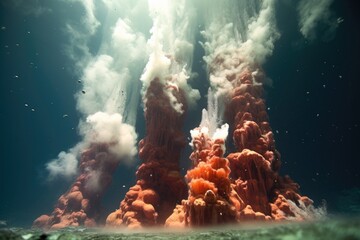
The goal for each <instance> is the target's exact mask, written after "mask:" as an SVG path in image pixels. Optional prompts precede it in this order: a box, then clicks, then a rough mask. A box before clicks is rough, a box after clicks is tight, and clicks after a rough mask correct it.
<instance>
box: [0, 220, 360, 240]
mask: <svg viewBox="0 0 360 240" xmlns="http://www.w3.org/2000/svg"><path fill="white" fill-rule="evenodd" d="M2 239H29V240H30V239H31V240H33V239H52V240H60V239H61V240H63V239H64V240H65V239H76V240H77V239H207V240H210V239H279V240H280V239H283V240H291V239H331V240H334V239H346V240H352V239H354V240H355V239H360V216H357V217H352V218H349V217H347V218H345V217H337V218H327V219H325V220H320V221H309V222H303V223H294V222H291V223H284V222H281V223H274V224H271V223H263V224H261V223H259V222H257V223H254V224H250V223H248V224H242V225H236V226H234V225H229V226H222V227H221V226H220V227H216V228H198V229H185V230H181V231H176V230H171V229H145V230H143V231H130V230H128V229H125V228H124V229H117V230H116V231H115V230H111V229H101V228H93V229H92V228H64V229H62V230H58V231H52V232H43V231H40V230H36V229H24V228H2V229H0V240H2Z"/></svg>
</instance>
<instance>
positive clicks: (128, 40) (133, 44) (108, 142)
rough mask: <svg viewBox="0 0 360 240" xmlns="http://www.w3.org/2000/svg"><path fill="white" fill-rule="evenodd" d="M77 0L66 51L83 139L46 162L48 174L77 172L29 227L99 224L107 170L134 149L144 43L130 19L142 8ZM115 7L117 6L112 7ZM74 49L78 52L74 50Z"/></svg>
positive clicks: (128, 157) (108, 177)
mask: <svg viewBox="0 0 360 240" xmlns="http://www.w3.org/2000/svg"><path fill="white" fill-rule="evenodd" d="M79 2H80V4H81V6H82V7H83V8H84V10H85V16H84V17H83V19H81V20H82V22H83V25H81V28H79V29H77V28H76V25H71V24H69V25H68V26H67V28H68V30H69V33H70V38H71V39H70V43H71V44H72V45H70V46H69V48H68V51H69V54H70V57H72V58H73V59H74V60H76V62H77V65H76V66H77V67H78V68H79V69H76V70H77V71H79V72H81V74H82V78H81V80H79V82H80V83H81V84H82V89H80V91H79V93H78V94H77V95H76V99H77V108H78V110H79V112H80V113H82V115H83V116H84V117H85V119H86V121H84V120H81V121H80V123H79V131H80V134H81V136H82V138H83V139H82V141H81V142H80V143H78V144H77V145H76V146H75V147H73V148H71V149H69V150H68V151H67V152H61V153H60V154H59V156H58V158H57V159H55V160H53V161H51V162H49V163H48V164H47V165H46V168H47V170H49V176H50V178H56V177H59V176H66V177H68V178H72V177H74V176H76V175H77V177H76V179H75V180H74V182H73V184H72V185H71V186H70V188H69V190H68V191H67V192H66V193H64V194H63V195H61V196H60V198H59V199H58V201H57V203H56V205H55V207H54V210H53V211H52V213H51V214H50V215H42V216H40V217H39V218H37V219H36V220H35V221H34V223H33V225H34V227H40V228H45V229H57V228H63V227H67V226H87V227H90V226H91V227H93V226H99V225H103V224H104V223H105V219H104V218H103V216H102V214H103V213H101V211H100V210H101V199H102V197H103V195H104V193H105V192H106V190H107V188H108V186H109V184H110V183H111V180H112V175H113V173H114V172H115V170H116V169H117V167H118V165H119V163H120V162H124V161H127V160H131V159H132V158H133V157H134V156H135V154H136V152H137V149H136V143H137V134H136V133H135V129H134V127H133V126H134V125H135V121H136V112H137V107H138V102H139V99H140V88H139V86H140V84H139V81H138V79H139V77H140V76H141V72H142V69H143V67H144V66H145V58H144V56H143V54H142V51H141V50H139V49H144V48H145V46H146V42H145V38H144V36H143V34H142V33H141V32H139V31H134V29H135V28H136V26H137V24H136V23H134V22H133V21H132V18H138V17H139V16H138V15H143V13H141V8H139V9H140V10H139V9H138V12H135V13H134V12H132V16H127V15H126V14H128V12H129V11H128V10H129V9H127V8H129V7H131V8H135V7H134V6H132V5H131V4H130V5H125V3H126V1H116V2H115V1H114V2H113V1H103V2H100V1H96V2H95V1H91V0H90V1H79ZM97 4H103V5H102V6H103V7H105V8H106V10H107V12H108V14H107V18H106V21H105V23H104V24H103V26H101V25H102V24H101V23H100V22H99V21H98V20H97V19H96V14H95V12H96V11H95V9H96V6H97ZM139 4H144V2H143V1H139ZM145 6H146V4H145ZM116 8H118V9H121V11H117V12H115V13H114V12H111V10H112V9H116ZM100 26H101V28H102V31H103V32H104V33H106V34H105V37H104V38H103V41H102V43H101V45H100V50H99V53H98V54H97V55H95V56H92V55H91V53H90V51H89V48H88V42H89V41H90V39H91V37H93V36H92V35H94V34H95V33H96V32H97V30H98V28H99V27H100ZM134 26H135V27H134ZM78 52H81V53H82V54H81V55H80V56H79V55H76V54H75V53H78ZM133 79H135V81H132V80H133Z"/></svg>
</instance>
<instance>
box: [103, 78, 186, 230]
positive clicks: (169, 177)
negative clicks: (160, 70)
mask: <svg viewBox="0 0 360 240" xmlns="http://www.w3.org/2000/svg"><path fill="white" fill-rule="evenodd" d="M167 90H168V89H166V87H165V85H164V84H163V83H161V81H160V80H159V79H154V80H153V81H152V82H151V83H150V86H149V88H148V89H147V92H146V96H145V98H144V99H146V101H145V120H146V137H145V138H144V139H142V140H141V141H140V143H139V157H140V159H141V160H142V161H143V163H142V164H141V165H140V167H139V168H138V170H137V172H136V178H137V182H136V185H135V186H133V187H131V188H130V189H129V191H128V192H127V193H126V195H125V199H124V200H123V201H121V203H120V207H119V209H118V210H116V211H115V212H113V213H111V214H110V215H109V216H108V218H107V220H106V224H107V226H120V225H126V226H128V227H130V228H139V227H142V226H154V225H162V224H164V222H165V220H166V218H167V217H168V216H169V215H170V214H171V212H172V210H173V209H174V207H175V205H176V203H180V201H181V199H184V198H185V197H186V184H185V182H184V180H183V178H182V177H181V176H180V172H179V159H180V152H181V150H182V149H183V147H184V146H185V140H184V135H183V133H182V131H181V128H182V122H183V114H180V113H178V112H176V111H175V110H174V108H173V107H172V106H171V104H170V99H169V97H168V95H167V94H166V93H165V91H167ZM171 91H173V95H174V96H175V97H176V99H177V100H178V102H180V103H182V104H183V110H184V111H185V110H186V105H185V102H186V101H185V99H184V95H183V94H182V92H181V90H178V89H176V88H173V89H171Z"/></svg>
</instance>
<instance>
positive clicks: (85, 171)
mask: <svg viewBox="0 0 360 240" xmlns="http://www.w3.org/2000/svg"><path fill="white" fill-rule="evenodd" d="M118 164H119V161H118V159H117V157H115V156H114V155H113V154H112V153H110V152H109V144H108V143H107V144H105V143H93V144H91V145H90V147H89V148H88V149H86V150H85V151H83V152H82V153H81V159H80V166H79V172H80V174H79V176H78V177H77V178H76V180H75V182H74V183H73V184H72V185H71V187H70V189H69V190H68V191H67V192H66V193H65V194H63V195H61V196H60V198H59V199H58V201H57V204H56V205H55V208H54V210H53V212H52V213H51V214H50V215H42V216H40V217H39V218H37V219H36V220H35V221H34V223H33V226H34V227H39V228H44V229H58V228H64V227H67V226H86V227H94V226H97V225H98V224H99V223H100V221H101V219H100V217H101V216H100V208H101V205H100V201H101V198H102V196H103V194H104V193H105V191H106V189H107V187H108V186H109V184H110V183H111V180H112V174H113V172H114V171H115V169H116V168H117V166H118Z"/></svg>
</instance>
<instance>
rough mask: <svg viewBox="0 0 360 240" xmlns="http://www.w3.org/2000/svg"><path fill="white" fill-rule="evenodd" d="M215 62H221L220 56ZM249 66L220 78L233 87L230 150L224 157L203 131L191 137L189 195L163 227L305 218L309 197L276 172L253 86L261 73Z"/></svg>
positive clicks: (259, 93)
mask: <svg viewBox="0 0 360 240" xmlns="http://www.w3.org/2000/svg"><path fill="white" fill-rule="evenodd" d="M215 62H216V64H220V66H221V65H222V64H223V63H224V61H222V60H221V59H220V58H217V59H215ZM239 65H240V63H238V65H237V66H235V67H239ZM221 67H223V68H226V66H221ZM211 69H213V71H214V68H210V70H211ZM255 69H256V68H255V67H254V68H252V67H250V66H246V67H244V66H243V67H242V69H241V71H239V73H237V74H234V73H232V74H231V75H229V76H226V78H227V80H228V81H229V82H231V83H232V85H233V90H232V91H231V94H230V98H229V100H228V102H227V103H226V113H225V115H226V119H227V120H228V122H229V123H230V129H233V142H234V145H235V148H236V152H233V153H230V154H229V155H228V156H227V157H226V158H224V157H223V154H224V152H223V150H222V149H223V148H222V147H221V146H222V145H223V144H224V141H223V140H221V139H214V140H211V139H210V138H209V137H207V136H206V135H204V134H203V133H201V134H200V135H199V136H198V137H196V138H195V139H193V146H194V147H193V148H194V151H193V153H192V154H191V156H190V159H191V160H192V162H193V163H194V164H193V169H191V170H189V171H188V173H187V175H186V180H187V181H188V184H189V196H188V198H187V199H186V200H183V201H182V204H181V205H177V206H176V208H175V209H174V211H173V214H172V215H171V216H170V217H169V218H168V219H167V221H166V226H170V227H179V226H181V227H184V226H204V225H210V224H212V225H214V224H221V223H227V222H241V221H244V220H283V219H294V220H304V219H306V218H309V217H311V216H310V215H311V214H309V212H311V211H313V210H314V208H313V207H312V203H313V202H312V200H311V199H309V198H308V197H305V196H301V195H300V194H299V185H298V184H296V183H295V182H293V181H292V180H291V179H290V178H289V177H288V176H285V177H281V176H279V174H278V171H279V168H280V154H279V153H278V152H277V151H276V149H275V142H274V136H273V133H272V131H271V128H270V125H269V120H268V115H267V113H266V107H265V103H264V100H263V99H262V94H263V87H262V84H259V83H261V81H262V78H263V75H262V74H260V73H259V70H258V69H257V70H256V74H254V72H255Z"/></svg>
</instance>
